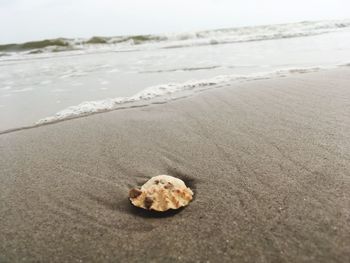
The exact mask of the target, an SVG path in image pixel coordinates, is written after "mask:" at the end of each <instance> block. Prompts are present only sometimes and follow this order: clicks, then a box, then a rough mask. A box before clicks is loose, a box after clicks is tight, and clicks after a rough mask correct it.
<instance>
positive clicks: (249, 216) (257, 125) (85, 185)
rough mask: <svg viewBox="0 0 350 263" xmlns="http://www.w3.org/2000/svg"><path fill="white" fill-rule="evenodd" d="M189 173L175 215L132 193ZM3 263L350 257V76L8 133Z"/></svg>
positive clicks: (277, 83) (309, 78)
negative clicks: (188, 198)
mask: <svg viewBox="0 0 350 263" xmlns="http://www.w3.org/2000/svg"><path fill="white" fill-rule="evenodd" d="M164 173H165V174H170V175H173V176H178V177H180V178H182V179H184V180H185V181H186V183H187V184H189V185H190V186H191V187H192V188H193V189H194V192H195V200H194V201H193V202H192V203H191V204H190V205H189V206H188V207H187V208H185V209H183V210H181V211H180V212H178V213H167V214H165V215H164V216H154V215H153V214H149V213H144V212H143V211H141V210H139V209H137V208H133V207H132V206H131V205H130V203H129V201H128V199H127V195H128V190H129V188H131V187H133V186H135V185H141V184H142V183H143V182H145V181H146V180H147V179H148V178H150V177H151V176H154V175H158V174H164ZM0 214H1V217H0V262H18V261H22V260H23V261H29V262H33V261H35V262H37V261H39V262H93V261H94V262H151V261H152V262H176V261H183V262H197V261H199V262H206V261H210V262H327V263H328V262H347V261H348V260H349V258H350V70H349V69H347V68H343V69H338V70H331V71H323V72H318V73H309V74H300V75H294V76H291V77H287V78H279V79H271V80H258V81H254V82H248V83H243V84H237V85H233V86H231V87H226V88H221V89H215V90H211V91H206V92H203V93H201V94H197V95H196V96H193V97H190V98H186V99H181V100H177V101H173V102H170V103H167V104H162V105H152V106H149V107H144V108H134V109H125V110H118V111H114V112H109V113H103V114H97V115H93V116H89V117H85V118H80V119H75V120H71V121H66V122H61V123H57V124H53V125H47V126H42V127H39V128H34V129H29V130H23V131H17V132H12V133H8V134H2V135H0Z"/></svg>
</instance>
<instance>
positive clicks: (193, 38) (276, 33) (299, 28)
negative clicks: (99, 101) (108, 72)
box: [0, 20, 350, 56]
mask: <svg viewBox="0 0 350 263" xmlns="http://www.w3.org/2000/svg"><path fill="white" fill-rule="evenodd" d="M349 27H350V20H336V21H316V22H299V23H289V24H278V25H264V26H252V27H239V28H227V29H217V30H207V31H198V32H189V33H176V34H159V35H134V36H116V37H101V36H94V37H92V38H90V39H68V38H58V39H49V40H42V41H32V42H27V43H23V44H6V45H0V52H2V53H17V54H18V53H21V54H25V55H31V56H33V55H37V54H41V53H52V52H61V51H74V50H79V51H86V52H96V51H100V50H101V49H102V50H109V51H133V50H140V49H149V48H151V49H152V48H153V49H154V48H180V47H188V46H201V45H218V44H227V43H237V42H250V41H261V40H272V39H281V38H293V37H306V36H313V35H319V34H325V33H331V32H336V31H339V30H343V29H344V28H349ZM2 56H3V55H2Z"/></svg>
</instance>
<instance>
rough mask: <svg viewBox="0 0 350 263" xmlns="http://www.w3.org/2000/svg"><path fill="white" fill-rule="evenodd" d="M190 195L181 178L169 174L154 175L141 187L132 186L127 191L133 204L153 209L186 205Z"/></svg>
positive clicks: (160, 209)
mask: <svg viewBox="0 0 350 263" xmlns="http://www.w3.org/2000/svg"><path fill="white" fill-rule="evenodd" d="M192 196H193V192H192V190H191V189H190V188H188V187H187V186H186V185H185V183H184V182H183V181H182V180H180V179H178V178H175V177H172V176H169V175H158V176H154V177H152V178H151V179H149V180H148V181H147V182H146V183H145V184H144V185H143V186H142V187H141V189H137V188H133V189H131V190H130V191H129V198H130V201H131V203H132V204H133V205H134V206H137V207H141V208H143V209H147V210H155V211H167V210H169V209H178V208H180V207H183V206H186V205H188V204H189V202H190V201H191V200H192Z"/></svg>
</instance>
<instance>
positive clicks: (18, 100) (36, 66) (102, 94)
mask: <svg viewBox="0 0 350 263" xmlns="http://www.w3.org/2000/svg"><path fill="white" fill-rule="evenodd" d="M349 62H350V21H349V20H347V21H319V22H301V23H293V24H283V25H267V26H258V27H246V28H232V29H221V30H212V31H201V32H192V33H184V34H163V35H147V36H124V37H94V38H91V39H86V40H84V39H56V40H47V41H38V42H29V43H25V44H11V45H1V46H0V132H1V131H6V130H11V129H17V128H21V127H27V126H33V125H39V124H42V123H48V122H54V121H59V120H65V119H69V118H73V117H79V116H83V115H87V114H91V113H95V112H100V111H106V110H114V109H118V108H125V107H129V106H134V105H147V104H149V103H153V102H154V101H159V100H162V101H166V100H171V99H174V98H178V97H181V96H188V95H191V94H193V93H195V92H199V91H203V90H205V89H208V88H216V87H220V86H223V85H231V84H232V83H234V82H239V81H249V80H252V79H257V78H271V77H281V76H285V75H288V74H300V73H304V72H307V71H316V70H323V69H327V68H335V67H339V66H344V65H349Z"/></svg>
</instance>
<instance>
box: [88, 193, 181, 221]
mask: <svg viewBox="0 0 350 263" xmlns="http://www.w3.org/2000/svg"><path fill="white" fill-rule="evenodd" d="M85 195H87V196H88V198H89V199H91V200H93V201H95V202H97V203H98V204H100V205H102V206H104V207H106V208H107V209H109V210H114V211H119V212H121V213H127V214H130V215H134V216H139V217H143V218H165V217H172V216H174V215H176V214H178V213H180V212H181V211H182V210H184V207H182V208H179V209H177V210H173V209H170V210H168V211H165V212H157V211H149V210H145V209H142V208H138V207H135V206H134V205H132V204H131V202H130V200H129V199H128V197H127V195H126V196H125V197H124V196H123V197H122V198H120V197H119V198H118V197H116V198H112V199H120V201H119V202H114V201H112V200H111V199H107V198H103V197H100V196H96V195H92V194H90V193H85Z"/></svg>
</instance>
